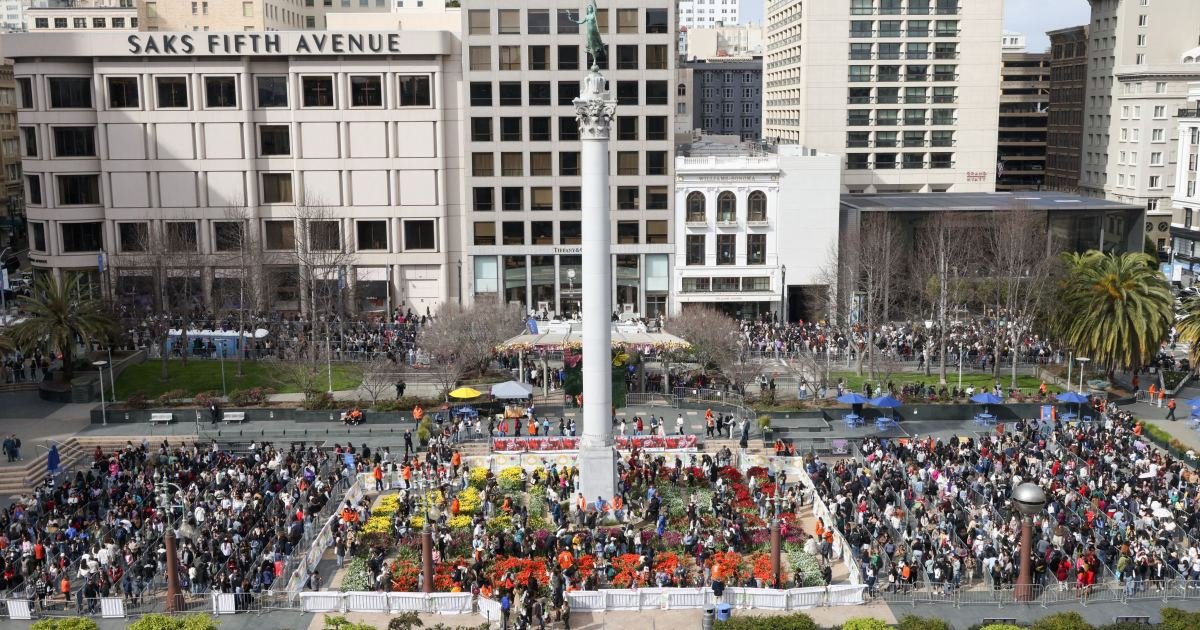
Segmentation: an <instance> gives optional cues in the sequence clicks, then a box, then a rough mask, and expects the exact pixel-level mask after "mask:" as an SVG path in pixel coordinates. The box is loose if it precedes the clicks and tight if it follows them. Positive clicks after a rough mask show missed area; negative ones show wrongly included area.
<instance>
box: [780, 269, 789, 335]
mask: <svg viewBox="0 0 1200 630" xmlns="http://www.w3.org/2000/svg"><path fill="white" fill-rule="evenodd" d="M779 280H780V281H779V285H780V286H779V321H780V322H781V323H782V322H787V265H780V266H779Z"/></svg>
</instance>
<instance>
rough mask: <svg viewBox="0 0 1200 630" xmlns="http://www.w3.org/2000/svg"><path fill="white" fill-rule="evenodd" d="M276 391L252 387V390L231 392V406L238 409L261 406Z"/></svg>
mask: <svg viewBox="0 0 1200 630" xmlns="http://www.w3.org/2000/svg"><path fill="white" fill-rule="evenodd" d="M274 393H275V390H273V389H271V388H269V387H251V388H250V389H235V390H233V391H231V392H229V404H231V405H234V406H236V407H247V406H250V405H261V404H263V403H266V402H267V398H268V397H269V396H270V395H271V394H274Z"/></svg>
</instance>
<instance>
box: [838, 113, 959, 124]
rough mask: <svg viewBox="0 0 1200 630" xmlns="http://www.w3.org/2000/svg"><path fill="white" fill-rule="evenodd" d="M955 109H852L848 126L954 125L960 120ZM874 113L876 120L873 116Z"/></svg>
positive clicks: (848, 116) (847, 116) (847, 114)
mask: <svg viewBox="0 0 1200 630" xmlns="http://www.w3.org/2000/svg"><path fill="white" fill-rule="evenodd" d="M955 111H956V110H953V109H930V110H925V109H875V110H870V109H852V110H850V111H848V112H846V125H847V126H850V127H865V126H868V125H871V124H872V123H874V124H876V125H953V124H954V123H955V122H957V121H958V119H957V118H956V117H955ZM872 113H874V114H875V117H874V120H872V118H871V114H872Z"/></svg>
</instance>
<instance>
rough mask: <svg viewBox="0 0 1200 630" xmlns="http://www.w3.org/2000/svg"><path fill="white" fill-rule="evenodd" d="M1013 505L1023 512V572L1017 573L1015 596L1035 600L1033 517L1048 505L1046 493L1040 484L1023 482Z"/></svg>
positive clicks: (1016, 492) (1026, 600) (1025, 600)
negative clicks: (1032, 557)
mask: <svg viewBox="0 0 1200 630" xmlns="http://www.w3.org/2000/svg"><path fill="white" fill-rule="evenodd" d="M1012 500H1013V505H1014V506H1015V507H1016V508H1017V511H1018V512H1020V513H1021V515H1022V516H1023V518H1022V519H1021V552H1020V553H1021V572H1020V573H1019V574H1018V575H1017V587H1016V589H1015V592H1014V594H1013V595H1014V597H1015V599H1016V600H1017V601H1019V602H1028V601H1031V600H1033V596H1034V593H1033V562H1032V559H1031V556H1032V555H1033V517H1034V516H1036V515H1037V514H1039V513H1041V511H1042V508H1043V507H1045V505H1046V493H1045V491H1043V490H1042V488H1041V487H1040V486H1038V485H1037V484H1032V483H1023V484H1021V485H1019V486H1017V487H1016V489H1015V490H1013V494H1012Z"/></svg>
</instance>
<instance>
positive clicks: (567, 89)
mask: <svg viewBox="0 0 1200 630" xmlns="http://www.w3.org/2000/svg"><path fill="white" fill-rule="evenodd" d="M577 98H579V82H578V81H559V82H558V104H559V105H566V106H568V107H570V106H573V105H574V104H575V99H577Z"/></svg>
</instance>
